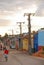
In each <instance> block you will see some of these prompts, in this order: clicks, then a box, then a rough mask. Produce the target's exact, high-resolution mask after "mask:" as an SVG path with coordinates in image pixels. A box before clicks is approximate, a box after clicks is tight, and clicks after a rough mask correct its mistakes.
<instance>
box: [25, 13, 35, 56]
mask: <svg viewBox="0 0 44 65" xmlns="http://www.w3.org/2000/svg"><path fill="white" fill-rule="evenodd" d="M33 14H34V13H25V14H24V16H25V15H26V16H28V52H29V54H30V55H31V54H32V51H31V50H32V49H31V22H30V16H31V15H33Z"/></svg>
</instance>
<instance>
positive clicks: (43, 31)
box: [38, 30, 44, 46]
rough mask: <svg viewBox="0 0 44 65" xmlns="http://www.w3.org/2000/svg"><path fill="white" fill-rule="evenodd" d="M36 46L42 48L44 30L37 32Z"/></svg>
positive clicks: (43, 44)
mask: <svg viewBox="0 0 44 65" xmlns="http://www.w3.org/2000/svg"><path fill="white" fill-rule="evenodd" d="M38 45H39V46H44V30H40V31H38Z"/></svg>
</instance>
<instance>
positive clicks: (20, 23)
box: [17, 22, 24, 35]
mask: <svg viewBox="0 0 44 65" xmlns="http://www.w3.org/2000/svg"><path fill="white" fill-rule="evenodd" d="M22 23H23V24H24V22H17V24H19V27H20V35H21V34H22Z"/></svg>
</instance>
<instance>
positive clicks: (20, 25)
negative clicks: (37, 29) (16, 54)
mask: <svg viewBox="0 0 44 65" xmlns="http://www.w3.org/2000/svg"><path fill="white" fill-rule="evenodd" d="M22 23H23V24H24V22H17V24H19V27H20V42H19V45H20V49H22Z"/></svg>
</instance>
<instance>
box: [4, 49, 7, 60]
mask: <svg viewBox="0 0 44 65" xmlns="http://www.w3.org/2000/svg"><path fill="white" fill-rule="evenodd" d="M4 57H5V59H6V61H7V60H8V50H7V48H5V50H4Z"/></svg>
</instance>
